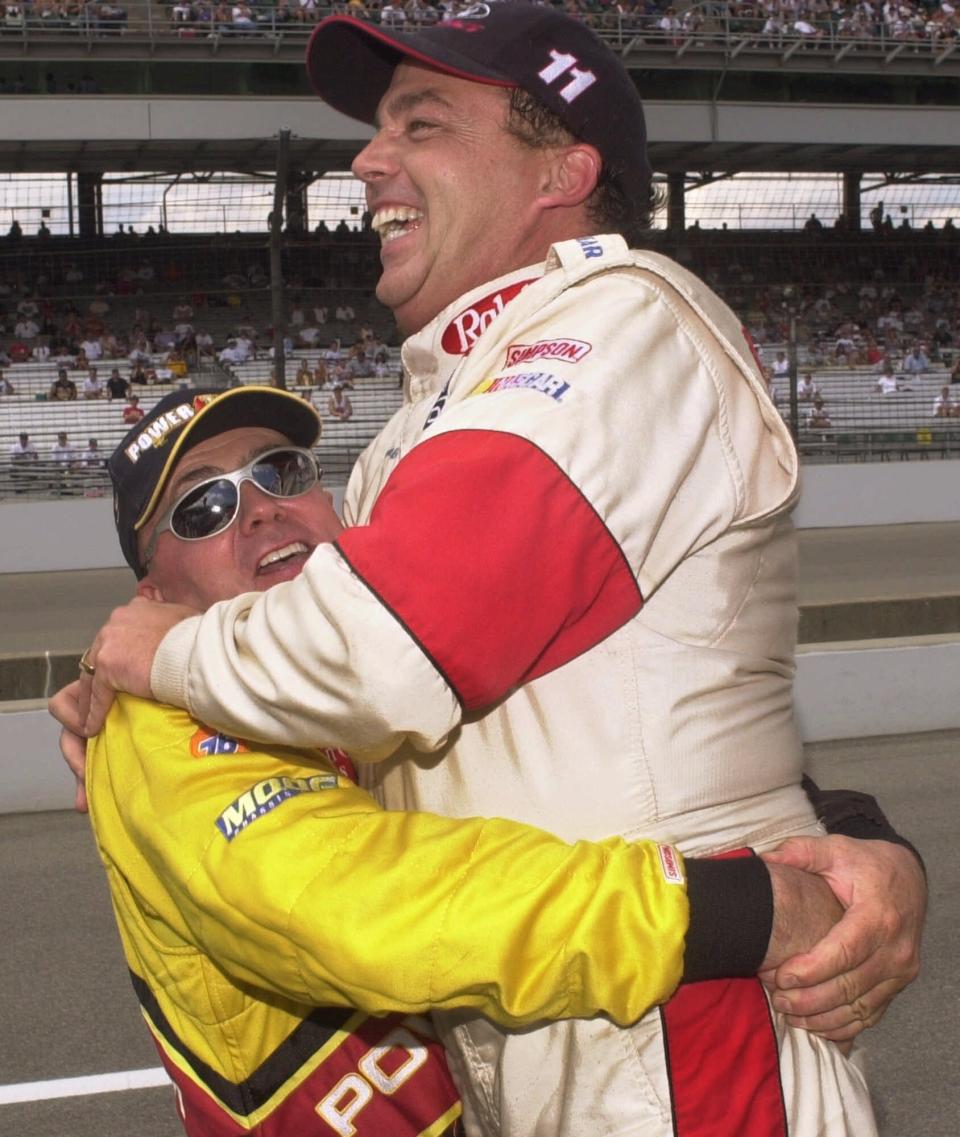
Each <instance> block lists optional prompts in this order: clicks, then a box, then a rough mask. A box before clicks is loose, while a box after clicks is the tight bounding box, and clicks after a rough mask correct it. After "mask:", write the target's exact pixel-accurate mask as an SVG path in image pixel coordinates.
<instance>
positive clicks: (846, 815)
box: [803, 774, 927, 873]
mask: <svg viewBox="0 0 960 1137" xmlns="http://www.w3.org/2000/svg"><path fill="white" fill-rule="evenodd" d="M803 788H804V791H805V792H806V795H807V797H808V798H809V799H810V802H811V804H812V805H813V808H814V809H815V810H816V813H817V817H818V818H819V819H820V821H822V822H823V825H824V828H825V829H826V831H827V832H828V833H839V834H841V835H842V836H844V837H856V838H858V839H859V840H861V841H891V842H892V843H893V844H894V845H903V847H904V848H905V849H909V850H910V852H911V853H913V855H914V856H915V857H916V858H917V860H918V861H919V862H920V867H921V868H922V869H923V871H924V873H926V871H927V868H926V865H924V863H923V857H921V856H920V854H919V853H918V852H917V850H916V849H915V848H914V846H913V845H912V844H911V843H910V842H909V841H908V840H907V839H906V837H901V836H900V834H899V833H898V832H897V831H896V829H894V827H893V826H892V825H891V824H890V822H889V821H888V820H887V815H886V814H885V813H884V812H883V810H882V809H881V808H880V805H879V803H878V802H877V799H876V798H875V797H871V795H870V794H863V793H859V792H858V791H857V790H822V789H820V787H819V786H818V785H817V783H816V782H815V781H814V780H813V779H812V778H810V777H807V775H806V774H805V775H804V777H803Z"/></svg>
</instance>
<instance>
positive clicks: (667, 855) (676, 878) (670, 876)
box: [657, 845, 684, 884]
mask: <svg viewBox="0 0 960 1137" xmlns="http://www.w3.org/2000/svg"><path fill="white" fill-rule="evenodd" d="M657 852H658V853H659V854H660V868H661V869H662V870H663V879H664V880H665V881H667V883H668V884H683V882H684V875H683V869H682V868H681V867H680V859H679V857H678V856H677V850H676V849H675V848H674V847H673V846H672V845H658V846H657Z"/></svg>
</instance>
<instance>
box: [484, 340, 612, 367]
mask: <svg viewBox="0 0 960 1137" xmlns="http://www.w3.org/2000/svg"><path fill="white" fill-rule="evenodd" d="M591 351H593V344H590V343H584V341H583V340H537V342H536V343H512V344H511V345H510V346H509V347H508V348H507V358H506V362H505V366H506V367H515V366H516V365H517V364H518V363H531V362H532V361H533V360H535V359H559V360H561V361H562V362H564V363H579V362H580V360H581V359H583V357H584V356H585V355H589V354H590V352H591Z"/></svg>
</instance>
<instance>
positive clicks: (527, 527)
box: [153, 236, 875, 1137]
mask: <svg viewBox="0 0 960 1137" xmlns="http://www.w3.org/2000/svg"><path fill="white" fill-rule="evenodd" d="M403 362H404V367H405V372H406V376H407V380H406V385H407V400H406V403H405V406H404V407H403V408H402V409H401V410H400V411H399V412H398V413H397V414H396V415H395V416H394V418H393V419H392V420H391V422H390V423H388V425H387V426H386V428H385V429H384V430H383V431H382V433H381V434H380V436H379V437H378V438H377V439H376V440H375V441H374V442H373V443H372V444H371V446H370V447H369V448H368V450H367V451H366V452H365V454H364V455H363V456H362V458H361V459H360V461H359V463H358V465H357V468H356V469H355V471H354V474H353V476H352V478H351V481H350V485H349V486H348V490H347V501H346V506H345V509H346V513H347V517H346V520H347V522H348V524H350V525H351V526H352V528H350V529H348V530H347V531H346V532H345V533H344V534H343V536H342V537H341V539H340V540H339V541H338V542H337V545H336V546H328V547H325V548H321V549H318V550H317V551H316V552H315V553H314V555H313V556H312V557H311V559H310V561H309V562H308V564H307V566H306V567H305V569H304V572H303V574H302V576H301V577H300V579H299V580H297V581H295V582H291V583H290V584H287V585H281V586H279V587H277V588H275V589H273V590H271V591H270V592H269V593H268V594H266V595H265V596H264V597H263V598H262V599H259V600H257V601H255V600H254V598H252V597H249V596H248V597H240V598H238V599H237V600H235V601H232V602H228V603H227V604H224V605H217V606H215V607H214V608H213V609H211V610H210V612H208V613H207V614H206V615H205V616H204V617H202V618H198V619H197V620H195V621H190V622H187V623H185V624H182V625H180V627H179V628H177V629H175V630H174V631H173V632H172V633H171V634H170V635H169V636H168V637H167V639H166V640H165V641H164V643H163V645H162V646H161V650H160V652H159V653H158V656H157V659H156V661H155V665H154V671H153V684H154V690H155V692H156V694H157V696H158V697H159V698H161V699H165V700H168V701H172V702H176V703H180V704H183V705H187V706H189V708H190V709H191V711H192V712H193V713H194V715H196V716H197V717H199V718H201V719H202V720H203V721H206V722H212V723H215V724H216V725H217V726H218V727H220V728H221V729H224V730H228V731H232V732H236V733H239V734H242V735H246V736H252V737H271V738H282V739H283V740H285V741H286V742H288V743H294V744H297V745H318V744H322V745H340V746H343V747H345V748H346V749H348V750H350V752H351V753H352V755H353V756H354V758H359V759H360V760H361V761H363V760H367V761H371V762H372V761H374V760H376V761H377V762H378V764H377V765H370V766H368V767H367V769H366V780H367V784H368V785H369V786H370V787H371V788H372V789H373V790H374V792H375V793H376V794H377V795H378V796H379V797H380V799H381V800H382V801H383V803H384V804H386V805H387V806H388V807H390V808H407V809H410V808H413V809H424V810H431V811H434V812H438V813H446V814H452V815H457V816H470V815H475V814H476V815H490V816H506V817H512V818H516V819H518V820H522V821H526V822H530V823H533V824H536V825H540V826H543V827H545V828H548V829H551V830H553V831H555V832H557V833H559V834H560V835H561V836H562V837H564V838H566V839H576V838H581V837H583V838H598V837H602V836H605V835H608V834H622V835H624V836H626V837H631V838H636V837H641V836H643V837H655V838H657V839H661V840H664V841H669V842H672V843H675V844H676V845H677V846H679V847H680V848H681V849H682V850H683V851H684V853H689V854H702V855H703V854H719V853H723V852H725V851H728V850H733V849H736V848H739V847H742V846H752V847H754V848H763V847H765V846H768V845H771V844H774V843H776V842H778V841H780V840H781V839H782V838H784V837H785V836H787V835H789V834H792V833H803V832H816V831H817V827H816V822H815V819H814V816H813V812H812V809H811V807H810V805H809V802H808V800H807V798H806V796H805V795H804V793H803V792H802V790H801V788H800V773H801V749H800V743H799V739H798V736H797V732H796V728H795V724H794V719H793V712H792V679H793V670H794V663H793V651H794V639H795V632H796V595H795V589H796V581H795V575H796V564H795V561H796V549H795V539H794V534H793V531H792V526H791V523H790V520H789V516H788V514H789V510H790V508H791V506H792V505H793V503H794V501H795V498H796V493H797V460H796V455H795V452H794V449H793V446H792V444H791V441H790V438H789V436H788V434H787V432H786V429H785V427H784V425H783V423H782V421H781V419H780V418H779V416H778V415H777V413H776V411H775V409H774V407H773V406H772V404H771V402H770V400H769V399H768V397H767V395H766V391H765V388H764V385H763V381H762V378H761V376H760V373H759V369H758V367H757V365H756V362H755V360H754V359H753V357H752V355H751V352H750V350H749V348H748V345H747V342H746V339H745V337H744V334H743V332H742V329H741V327H740V325H739V323H738V322H737V320H736V318H735V317H734V315H733V314H732V313H731V312H730V310H729V309H728V308H726V306H725V305H724V304H723V303H722V302H721V301H720V300H719V299H718V298H717V297H716V296H714V295H713V294H712V293H711V292H710V291H709V290H708V289H707V288H706V287H705V286H704V285H703V284H702V283H701V282H700V281H698V280H697V279H696V278H695V277H693V276H691V275H690V274H689V273H687V272H686V271H685V270H683V269H681V268H680V267H679V266H677V265H675V264H674V263H672V262H671V261H669V260H668V259H666V258H664V257H661V256H657V255H654V254H650V253H643V252H636V251H631V250H628V249H627V247H626V245H625V244H624V242H623V241H622V240H621V239H620V238H619V237H611V236H602V237H591V238H581V239H578V240H574V241H567V242H564V243H562V244H559V245H556V246H554V248H553V249H552V250H551V252H550V254H549V257H548V259H547V262H546V265H545V266H539V267H536V268H531V269H528V270H521V271H519V272H514V273H512V274H510V275H509V276H507V277H504V278H501V279H499V280H497V281H493V282H491V283H490V284H488V285H485V286H484V287H482V288H479V289H477V290H476V291H474V292H473V293H470V294H468V295H467V296H465V297H461V298H460V299H459V300H457V301H456V302H455V303H454V304H452V305H451V306H450V307H449V308H448V309H446V310H445V311H444V312H442V313H441V314H440V315H439V316H438V317H437V318H436V319H435V320H434V321H432V322H431V323H430V324H429V325H428V326H427V327H426V328H424V329H423V330H422V331H420V332H418V333H417V334H416V335H414V336H413V337H411V338H410V339H409V340H408V341H407V342H406V344H405V345H404V348H403ZM253 644H255V645H256V652H255V654H254V652H253V651H252V650H251V645H253ZM735 934H736V929H729V928H718V929H717V941H718V949H717V950H718V952H720V951H722V950H723V947H722V945H723V940H724V937H725V936H729V935H735ZM558 950H560V951H562V950H563V945H558ZM439 965H441V962H440V961H438V966H439ZM436 1018H437V1024H438V1029H439V1031H440V1034H441V1037H442V1038H443V1041H444V1043H445V1045H446V1047H447V1050H448V1054H449V1058H450V1064H451V1069H452V1071H453V1073H454V1076H455V1078H456V1080H457V1083H458V1085H459V1087H460V1089H461V1092H462V1094H463V1098H464V1118H465V1121H466V1123H467V1127H468V1131H469V1132H470V1134H471V1137H480V1135H484V1137H587V1135H590V1137H601V1135H603V1137H608V1135H609V1137H614V1135H616V1137H627V1135H631V1137H634V1135H635V1137H641V1135H642V1137H660V1135H662V1137H784V1135H786V1134H789V1137H841V1135H845V1137H854V1135H855V1137H870V1135H871V1134H873V1133H875V1127H874V1122H873V1118H872V1113H871V1109H870V1103H869V1097H868V1094H867V1091H866V1088H865V1086H864V1083H863V1080H862V1077H861V1075H860V1073H859V1071H858V1070H857V1069H856V1068H855V1067H854V1066H853V1065H852V1064H850V1063H849V1062H848V1061H847V1060H846V1059H845V1058H844V1057H843V1056H842V1055H841V1054H840V1053H839V1051H838V1050H837V1048H836V1047H835V1046H834V1045H833V1044H831V1043H828V1042H824V1041H821V1040H819V1039H817V1038H814V1037H813V1036H812V1035H809V1034H806V1033H804V1032H802V1031H799V1030H794V1029H791V1028H788V1027H786V1025H785V1024H784V1023H783V1022H782V1021H781V1020H780V1019H779V1017H777V1016H772V1015H771V1012H770V1010H769V1008H768V1005H767V1001H766V999H765V997H764V996H763V994H762V992H761V991H760V988H759V986H758V985H757V984H756V983H755V982H754V981H751V980H745V981H744V980H741V981H733V982H732V983H726V984H724V983H721V984H719V985H715V984H713V983H709V984H691V985H689V986H687V987H684V988H682V989H681V992H680V994H679V995H678V996H677V997H676V998H675V999H674V1000H672V1001H671V1002H670V1003H669V1004H667V1006H666V1007H665V1008H663V1009H662V1012H661V1011H654V1012H651V1013H649V1014H648V1015H646V1016H645V1017H644V1018H643V1019H642V1020H641V1021H640V1022H639V1023H637V1024H636V1025H635V1026H633V1027H630V1028H628V1029H626V1030H624V1029H619V1028H617V1027H615V1026H613V1025H612V1024H611V1023H610V1022H609V1021H608V1020H606V1019H604V1018H595V1019H591V1020H588V1021H583V1020H580V1021H573V1022H564V1023H555V1024H549V1025H545V1026H543V1027H540V1028H538V1029H527V1030H522V1031H516V1032H511V1031H508V1030H504V1029H502V1028H499V1027H496V1026H494V1025H492V1024H491V1023H490V1022H489V1021H487V1020H485V1019H483V1018H481V1017H477V1016H471V1015H470V1014H468V1013H450V1012H444V1013H443V1014H438V1015H437V1016H436Z"/></svg>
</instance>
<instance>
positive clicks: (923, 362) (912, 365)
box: [903, 343, 930, 375]
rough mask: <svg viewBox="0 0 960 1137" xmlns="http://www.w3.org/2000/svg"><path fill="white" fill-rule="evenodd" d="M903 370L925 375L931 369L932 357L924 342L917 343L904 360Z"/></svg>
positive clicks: (908, 372)
mask: <svg viewBox="0 0 960 1137" xmlns="http://www.w3.org/2000/svg"><path fill="white" fill-rule="evenodd" d="M903 370H904V371H905V372H906V373H907V374H908V375H923V374H924V373H925V372H927V371H929V370H930V359H929V358H928V356H927V353H926V352H925V351H924V349H923V344H922V343H915V344H914V345H913V347H912V348H911V349H910V350H909V351H908V352H907V354H906V356H905V357H904V360H903Z"/></svg>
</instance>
